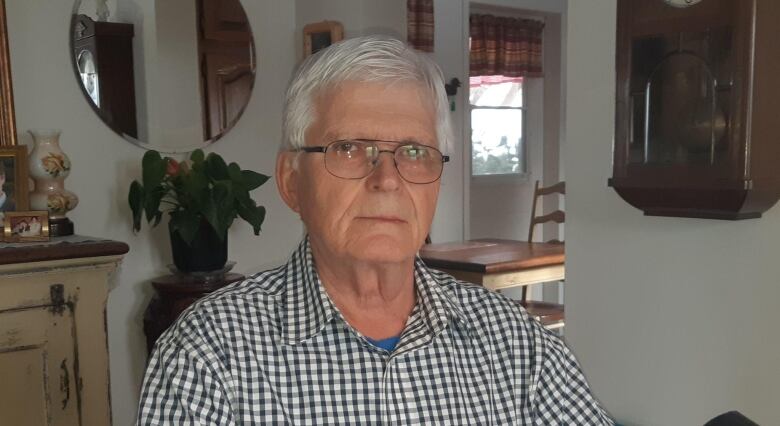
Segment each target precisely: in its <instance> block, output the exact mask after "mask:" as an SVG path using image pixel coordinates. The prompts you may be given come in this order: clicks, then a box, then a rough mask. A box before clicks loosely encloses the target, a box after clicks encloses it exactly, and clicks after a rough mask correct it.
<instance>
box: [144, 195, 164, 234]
mask: <svg viewBox="0 0 780 426" xmlns="http://www.w3.org/2000/svg"><path fill="white" fill-rule="evenodd" d="M145 193H146V196H145V197H144V212H145V213H146V221H147V222H149V223H151V222H152V220H154V221H155V223H154V225H152V226H156V225H157V224H158V223H159V222H160V219H159V218H158V216H162V212H161V211H160V201H161V200H162V198H163V196H164V195H165V191H164V190H163V188H162V187H159V186H158V187H156V188H151V189H150V188H149V187H146V191H145Z"/></svg>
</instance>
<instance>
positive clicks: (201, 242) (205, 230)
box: [168, 222, 228, 272]
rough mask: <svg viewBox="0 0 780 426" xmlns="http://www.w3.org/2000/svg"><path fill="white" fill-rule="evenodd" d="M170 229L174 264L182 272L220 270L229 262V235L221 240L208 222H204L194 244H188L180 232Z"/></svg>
mask: <svg viewBox="0 0 780 426" xmlns="http://www.w3.org/2000/svg"><path fill="white" fill-rule="evenodd" d="M168 231H169V233H170V235H171V251H172V253H173V264H174V265H176V268H177V269H178V270H179V271H181V272H210V271H218V270H221V269H222V268H224V267H225V263H227V252H228V243H227V235H225V238H224V239H222V240H220V238H219V236H218V235H217V232H216V231H215V230H214V228H212V227H211V225H209V224H208V222H203V223H202V224H201V226H200V229H199V230H198V233H197V235H195V239H194V240H193V241H192V244H187V243H186V242H184V240H183V239H182V238H181V236H179V233H178V232H173V231H171V229H170V227H169V228H168Z"/></svg>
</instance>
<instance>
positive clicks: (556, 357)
mask: <svg viewBox="0 0 780 426" xmlns="http://www.w3.org/2000/svg"><path fill="white" fill-rule="evenodd" d="M284 114H285V115H284V141H283V146H282V149H281V151H280V153H279V155H278V160H277V170H276V179H277V185H278V187H279V192H280V194H281V196H282V198H283V199H284V201H285V203H286V204H287V205H288V206H289V207H290V208H291V209H292V210H293V211H295V212H296V213H297V214H299V215H300V217H301V219H302V220H303V223H304V224H305V226H306V231H307V233H308V235H307V237H306V238H305V239H304V241H303V242H301V244H300V246H299V247H298V249H297V250H296V251H295V252H294V254H293V255H292V257H291V258H290V260H289V262H288V263H287V264H286V265H284V266H281V267H279V268H277V269H274V270H270V271H266V272H262V273H259V274H256V275H254V276H252V277H251V278H249V279H248V280H246V281H244V282H241V283H237V284H234V285H231V286H229V287H226V288H224V289H222V290H220V291H218V292H215V293H213V294H211V295H209V296H208V297H206V298H204V299H202V300H200V301H199V302H197V303H196V304H194V305H193V306H192V307H191V308H189V309H188V310H187V311H185V313H183V314H182V316H181V317H180V318H179V320H178V321H177V322H176V324H175V325H174V326H173V327H171V329H169V330H168V331H167V332H166V333H165V334H164V335H163V336H162V337H161V338H160V340H158V342H157V345H156V349H155V351H154V354H153V356H152V358H151V360H150V363H149V369H148V372H147V375H146V379H145V381H144V389H143V395H142V398H141V405H140V410H139V417H138V421H139V423H140V424H215V425H229V424H295V425H330V424H352V425H363V424H385V425H391V424H392V425H395V424H444V425H456V424H457V425H461V424H462V425H506V424H545V425H548V424H565V425H573V424H589V425H590V424H612V422H611V420H610V419H609V417H608V416H607V414H606V413H605V412H604V410H603V409H602V408H601V407H600V406H599V404H598V403H597V402H596V401H595V400H594V398H593V397H592V396H591V394H590V391H589V389H588V385H587V383H586V381H585V378H584V377H583V375H582V373H581V371H580V369H579V367H578V365H577V362H576V360H575V359H574V357H573V356H572V355H571V353H570V352H569V351H568V350H567V349H566V347H565V346H564V345H563V344H562V343H561V341H560V340H559V339H558V338H556V337H555V336H553V335H552V334H550V333H549V332H547V331H546V330H545V329H544V328H542V327H541V326H540V325H539V324H538V323H537V322H535V321H533V320H531V319H529V317H528V315H527V314H526V313H525V312H524V311H523V309H522V308H521V307H519V305H517V304H516V303H515V302H513V301H511V300H509V299H507V298H505V297H504V296H502V295H499V294H496V293H493V292H490V291H488V290H486V289H484V288H482V287H479V286H475V285H471V284H466V283H462V282H458V281H456V280H455V279H453V278H452V277H450V276H448V275H445V274H443V273H440V272H437V271H434V270H431V269H428V268H427V267H426V266H425V265H424V264H423V263H422V262H421V261H420V260H419V259H418V258H417V257H416V254H417V251H418V249H419V248H420V246H421V245H422V244H423V241H424V239H425V237H426V235H427V234H428V230H429V227H430V224H431V221H432V219H433V213H434V209H435V205H436V199H437V196H438V192H439V178H440V176H441V173H442V169H443V166H444V163H445V162H447V160H448V158H447V157H446V156H444V155H442V153H441V151H440V150H442V149H445V148H446V147H447V146H448V144H449V143H450V140H449V139H450V136H449V119H448V114H449V112H448V108H447V100H446V96H445V94H444V83H443V79H442V76H441V72H440V71H439V70H438V68H437V67H436V65H435V64H434V63H433V62H432V61H431V60H430V59H428V58H427V57H426V56H424V54H421V53H417V52H415V51H414V50H412V49H410V48H408V47H406V46H405V45H404V44H403V43H401V42H399V41H397V40H393V39H388V38H383V37H367V38H357V39H351V40H347V41H344V42H342V43H339V44H336V45H334V46H331V47H330V48H328V49H326V50H324V51H322V52H320V53H318V54H317V55H315V56H313V57H311V58H309V59H308V60H307V61H306V62H304V63H303V64H302V65H301V67H300V68H299V70H298V72H297V73H296V75H295V76H294V78H293V80H292V82H291V84H290V87H289V89H288V91H287V103H286V105H285V110H284Z"/></svg>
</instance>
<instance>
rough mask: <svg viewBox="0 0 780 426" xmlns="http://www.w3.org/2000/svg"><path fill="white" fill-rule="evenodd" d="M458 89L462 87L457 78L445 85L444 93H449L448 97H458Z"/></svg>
mask: <svg viewBox="0 0 780 426" xmlns="http://www.w3.org/2000/svg"><path fill="white" fill-rule="evenodd" d="M458 87H460V80H458V79H457V78H453V79H452V80H450V82H449V83H444V91H446V92H447V96H455V95H457V94H458Z"/></svg>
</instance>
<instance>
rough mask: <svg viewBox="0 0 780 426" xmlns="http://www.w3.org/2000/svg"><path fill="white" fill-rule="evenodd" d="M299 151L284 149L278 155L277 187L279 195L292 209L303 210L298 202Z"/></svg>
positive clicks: (295, 210)
mask: <svg viewBox="0 0 780 426" xmlns="http://www.w3.org/2000/svg"><path fill="white" fill-rule="evenodd" d="M297 155H298V153H297V152H289V151H283V152H280V153H279V155H277V156H276V188H277V189H278V190H279V195H281V196H282V200H284V203H285V204H287V207H289V208H290V209H292V211H294V212H296V213H299V214H300V212H301V209H300V205H299V204H298V179H299V177H300V176H299V175H298V170H297V169H296V167H295V166H296V164H295V163H296V161H297V159H296V156H297Z"/></svg>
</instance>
